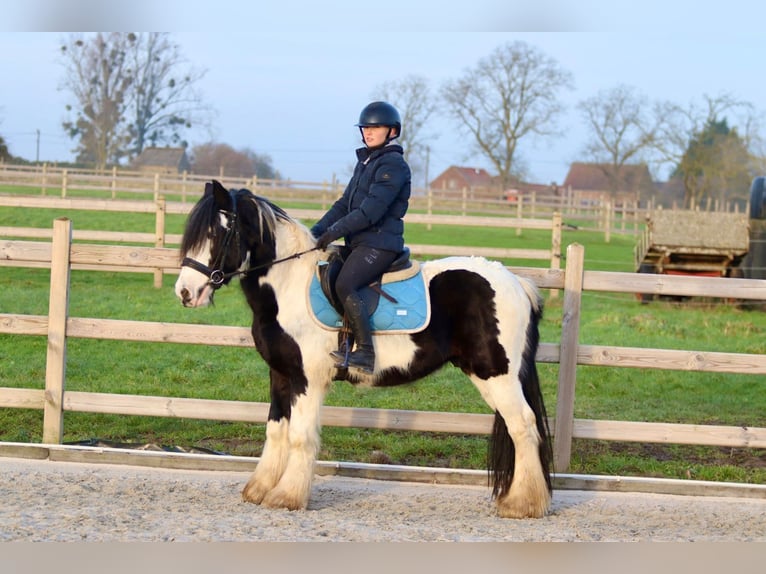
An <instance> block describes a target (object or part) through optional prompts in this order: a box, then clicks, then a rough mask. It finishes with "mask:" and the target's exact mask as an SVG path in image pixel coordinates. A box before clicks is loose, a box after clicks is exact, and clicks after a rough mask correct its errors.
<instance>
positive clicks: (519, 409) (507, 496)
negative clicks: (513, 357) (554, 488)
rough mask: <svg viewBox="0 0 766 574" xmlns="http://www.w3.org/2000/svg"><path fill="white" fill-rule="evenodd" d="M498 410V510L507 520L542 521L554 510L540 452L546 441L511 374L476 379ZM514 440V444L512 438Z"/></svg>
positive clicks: (495, 453) (495, 457)
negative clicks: (526, 519)
mask: <svg viewBox="0 0 766 574" xmlns="http://www.w3.org/2000/svg"><path fill="white" fill-rule="evenodd" d="M471 380H472V381H473V382H474V384H475V385H476V386H477V388H478V389H479V391H480V392H481V394H482V396H483V397H484V399H485V400H486V401H487V404H489V406H490V407H492V408H493V409H495V425H494V429H493V437H492V441H493V443H494V447H493V448H494V449H501V451H498V450H496V451H493V452H492V454H491V456H492V458H493V460H494V466H495V469H494V471H495V473H496V475H495V480H498V481H500V482H499V483H496V484H495V489H494V490H495V493H496V494H497V511H498V514H499V515H500V516H502V517H503V518H539V517H541V516H544V515H545V514H546V512H547V511H548V508H549V507H550V502H551V495H550V490H549V483H548V478H547V476H546V470H545V468H544V467H543V464H542V461H541V458H540V451H541V441H542V440H543V439H542V437H541V436H540V433H539V432H538V428H537V423H538V421H537V417H536V416H535V413H534V412H533V410H532V408H531V407H530V406H529V404H528V403H527V401H526V399H525V398H524V394H523V392H522V388H521V382H520V381H519V379H518V377H515V376H512V375H510V374H505V375H501V376H498V377H493V378H491V379H488V380H483V379H480V378H478V377H477V376H475V375H474V376H472V377H471ZM509 438H510V442H509V440H508V439H509Z"/></svg>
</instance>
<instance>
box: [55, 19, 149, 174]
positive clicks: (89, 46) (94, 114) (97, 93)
mask: <svg viewBox="0 0 766 574" xmlns="http://www.w3.org/2000/svg"><path fill="white" fill-rule="evenodd" d="M135 40H136V37H135V35H132V34H121V33H117V32H111V33H109V34H106V35H105V34H102V33H98V34H96V36H95V37H94V38H92V39H91V40H89V41H86V40H84V39H83V38H82V37H81V36H79V35H76V36H73V37H72V38H71V39H70V42H69V43H68V44H66V45H64V46H62V47H61V53H62V55H63V56H64V61H65V65H66V71H67V73H66V75H65V76H64V77H65V79H64V87H66V88H67V89H69V90H70V91H71V92H72V94H73V95H74V98H75V100H76V102H77V103H76V107H74V106H71V105H69V106H67V110H68V111H70V112H74V113H75V116H76V117H75V119H74V120H72V121H67V122H64V124H63V125H64V129H65V130H67V132H68V133H69V135H70V137H72V138H73V139H74V138H79V143H78V146H77V148H76V150H75V151H76V152H77V161H78V162H83V163H92V164H95V165H96V167H97V168H98V169H103V168H104V167H106V165H107V163H109V162H114V163H117V162H118V161H119V159H120V158H121V157H122V156H123V155H124V154H125V148H126V145H127V143H128V138H127V137H126V135H125V133H124V132H123V131H122V130H121V123H122V121H123V113H124V111H125V104H126V102H127V99H128V93H127V92H128V89H129V88H130V84H131V81H132V78H131V75H130V74H129V73H128V70H127V62H126V59H127V57H126V56H127V52H128V49H129V47H130V44H132V43H133V42H135Z"/></svg>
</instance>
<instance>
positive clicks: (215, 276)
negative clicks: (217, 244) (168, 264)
mask: <svg viewBox="0 0 766 574" xmlns="http://www.w3.org/2000/svg"><path fill="white" fill-rule="evenodd" d="M317 249H319V247H312V248H311V249H307V250H306V251H300V252H298V253H293V254H292V255H288V256H287V257H283V258H282V259H275V260H274V261H269V262H268V263H261V264H260V265H256V266H255V267H248V268H247V269H240V270H237V271H232V272H231V273H224V272H223V270H221V269H210V267H208V266H207V265H205V264H204V263H200V262H199V261H197V260H195V259H192V258H190V257H184V258H183V261H181V267H190V268H192V269H194V270H195V271H199V272H200V273H202V274H203V275H206V276H207V277H208V278H209V279H208V284H209V285H212V286H213V288H214V289H218V288H219V287H220V286H221V285H223V284H224V282H225V281H226V280H227V279H231V278H232V277H236V276H237V275H247V274H248V273H250V272H251V271H256V270H258V269H264V268H266V267H271V266H273V265H277V264H278V263H284V262H285V261H290V260H291V259H298V258H299V257H301V256H302V255H306V254H307V253H311V252H312V251H316V250H317Z"/></svg>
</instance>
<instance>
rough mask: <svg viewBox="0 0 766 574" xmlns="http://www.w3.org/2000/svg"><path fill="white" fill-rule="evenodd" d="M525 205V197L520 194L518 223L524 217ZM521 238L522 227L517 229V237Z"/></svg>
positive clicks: (517, 199)
mask: <svg viewBox="0 0 766 574" xmlns="http://www.w3.org/2000/svg"><path fill="white" fill-rule="evenodd" d="M523 204H524V196H523V195H521V193H518V194H517V195H516V221H521V219H522V217H523V213H524V211H523V209H524V208H523ZM520 236H521V227H517V228H516V237H520Z"/></svg>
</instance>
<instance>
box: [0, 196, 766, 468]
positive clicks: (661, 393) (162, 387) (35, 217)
mask: <svg viewBox="0 0 766 574" xmlns="http://www.w3.org/2000/svg"><path fill="white" fill-rule="evenodd" d="M63 215H65V216H68V217H70V218H71V219H72V220H73V222H74V226H75V229H77V228H81V229H104V230H114V231H117V230H121V231H144V232H151V231H153V228H154V216H153V215H141V214H119V215H117V214H109V213H95V212H62V211H58V210H42V209H40V210H37V209H36V210H23V211H22V210H20V209H10V208H2V209H0V225H20V224H19V221H23V222H24V223H23V224H24V225H25V226H29V227H50V226H51V222H52V220H53V219H54V218H55V217H59V216H63ZM182 227H183V217H180V216H169V217H168V222H167V231H168V232H169V233H180V232H181V230H182ZM563 239H564V241H563V243H564V245H567V244H569V243H571V242H574V241H577V242H579V243H581V244H583V245H584V246H585V256H586V269H589V270H607V271H626V272H630V271H632V270H633V259H632V257H633V255H632V249H633V244H634V239H633V238H632V237H630V236H619V235H613V236H612V241H611V242H610V243H609V244H606V243H604V241H603V235H602V234H596V233H590V232H582V231H565V232H564V238H563ZM407 241H408V242H410V243H420V244H444V245H472V246H496V247H511V248H513V247H524V248H548V247H549V246H550V234H549V233H548V232H544V231H533V230H525V231H524V232H523V234H522V236H521V237H517V236H516V233H515V230H507V231H506V230H496V229H484V228H460V230H459V232H456V230H455V228H453V227H446V226H434V228H433V229H432V230H431V231H427V230H426V229H425V227H424V226H421V225H414V224H413V225H410V226H409V227H408V228H407ZM506 263H507V264H511V265H520V266H546V265H547V262H545V261H510V260H509V261H506ZM1 277H2V279H0V293H2V295H0V312H2V313H21V314H45V313H47V305H48V289H49V287H48V279H49V273H48V271H47V270H32V269H18V268H2V275H1ZM172 283H173V278H172V277H166V280H165V285H164V287H163V288H161V289H154V288H153V287H152V278H151V275H148V274H129V273H104V272H85V271H74V272H73V273H72V294H71V299H70V314H71V316H74V317H102V318H114V319H133V320H151V321H168V322H179V323H210V324H225V325H243V326H246V325H248V324H249V311H248V310H247V309H246V307H245V305H244V302H243V299H242V297H241V294H240V292H239V290H238V288H236V287H233V288H228V289H223V290H221V291H220V292H219V293H218V295H217V296H216V306H215V307H213V308H207V309H198V310H187V309H184V308H183V307H181V306H180V304H179V303H178V302H177V300H176V299H175V296H174V295H173V292H172ZM561 314H562V312H561V298H560V297H559V298H558V299H550V300H548V301H547V302H546V311H545V318H544V321H543V324H542V341H544V342H557V341H558V336H559V333H560V329H561V320H562V319H561ZM580 339H581V342H582V343H584V344H601V345H620V346H636V347H647V348H670V349H686V350H700V351H727V352H738V353H759V354H764V353H766V312H763V309H762V308H761V307H758V306H754V308H750V309H747V308H744V309H743V308H739V307H736V306H733V305H729V304H725V303H719V302H712V301H703V300H692V301H688V302H686V303H683V304H676V303H670V302H662V301H657V302H653V303H651V304H649V305H641V304H639V303H638V301H637V300H636V299H635V298H634V297H633V296H632V295H628V294H611V295H610V294H608V293H586V294H585V295H584V297H583V310H582V316H581V328H580ZM45 355H46V341H45V339H44V338H43V337H21V336H10V335H0V365H1V367H0V386H6V387H22V388H43V387H44V377H45ZM539 369H540V372H541V379H542V381H543V390H544V394H545V399H546V404H547V406H548V411H549V414H553V413H554V412H555V400H556V380H557V376H558V365H547V364H542V365H539ZM577 381H578V382H577V398H576V402H575V417H576V418H585V419H615V420H630V421H662V422H680V423H698V424H725V425H743V426H758V427H763V426H766V392H764V391H765V390H766V386H765V383H766V381H764V380H763V376H762V375H760V376H759V375H732V374H717V373H690V372H680V371H679V372H676V371H659V370H651V369H625V368H622V369H618V368H605V367H584V366H581V367H578V373H577ZM67 389H69V390H78V391H94V392H110V393H130V394H146V395H157V396H177V397H200V398H213V399H227V400H245V401H268V385H267V371H266V368H265V365H264V364H263V362H262V361H261V360H260V358H259V357H258V356H257V354H256V353H255V351H254V350H253V351H250V350H247V349H241V348H227V347H206V346H190V345H175V344H164V345H163V344H156V343H152V344H142V343H132V342H124V341H98V340H86V339H71V340H70V341H69V344H68V350H67ZM326 402H327V404H331V405H339V406H364V407H380V408H397V409H417V410H436V411H460V412H478V413H488V412H489V410H488V408H487V406H486V405H485V404H484V402H483V401H482V400H481V398H480V397H479V394H478V392H477V391H476V390H475V389H474V388H473V386H472V385H471V384H470V383H469V382H468V381H467V379H465V377H464V376H463V375H462V374H461V373H459V372H457V371H456V370H455V369H454V368H449V367H448V368H445V369H443V370H442V371H440V372H439V373H437V374H435V375H433V376H431V377H429V378H427V379H425V380H423V381H421V382H418V383H417V384H414V385H409V386H404V387H399V388H394V389H358V388H354V387H351V386H350V385H348V384H345V383H336V384H335V386H334V387H333V389H332V391H331V392H330V394H329V396H328V398H327V401H326ZM41 435H42V412H41V411H31V410H24V409H0V440H2V441H21V442H39V441H40V440H41V438H42V437H41ZM95 437H98V438H102V439H108V440H115V441H125V442H135V443H139V444H143V443H146V442H156V443H159V444H165V445H181V446H186V447H190V446H203V447H206V448H211V449H214V450H219V451H223V452H227V453H231V454H240V455H253V456H257V455H259V454H260V449H261V447H262V443H263V439H264V436H263V426H262V425H255V424H244V423H224V422H214V421H186V420H180V419H168V418H154V417H136V416H117V415H99V414H89V413H71V412H68V413H66V415H65V441H66V442H74V441H81V440H87V439H90V438H95ZM485 457H486V438H485V437H475V436H460V435H442V434H438V435H437V434H433V433H411V432H410V433H408V432H392V431H378V430H366V429H338V428H326V429H324V431H323V448H322V452H321V453H320V458H322V459H325V460H353V461H362V462H380V461H391V462H394V463H397V464H414V465H428V466H448V467H461V468H484V467H485ZM570 470H571V471H572V472H581V473H593V474H619V475H640V476H666V477H675V478H695V479H704V480H730V481H740V482H754V483H766V451H764V450H760V449H731V448H712V447H690V446H674V445H653V444H643V443H636V444H633V443H615V442H606V441H584V440H576V441H575V444H574V449H573V460H572V466H571V468H570Z"/></svg>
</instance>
